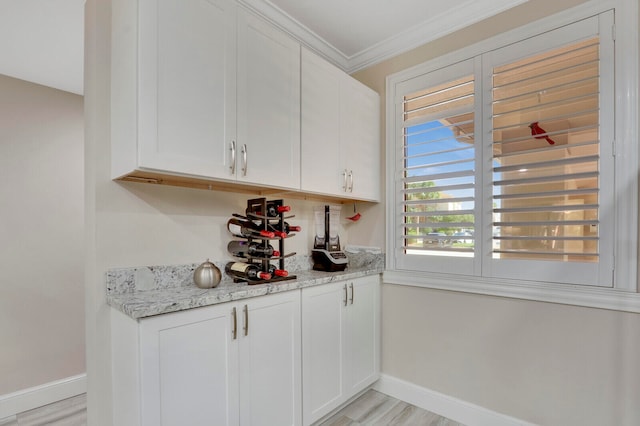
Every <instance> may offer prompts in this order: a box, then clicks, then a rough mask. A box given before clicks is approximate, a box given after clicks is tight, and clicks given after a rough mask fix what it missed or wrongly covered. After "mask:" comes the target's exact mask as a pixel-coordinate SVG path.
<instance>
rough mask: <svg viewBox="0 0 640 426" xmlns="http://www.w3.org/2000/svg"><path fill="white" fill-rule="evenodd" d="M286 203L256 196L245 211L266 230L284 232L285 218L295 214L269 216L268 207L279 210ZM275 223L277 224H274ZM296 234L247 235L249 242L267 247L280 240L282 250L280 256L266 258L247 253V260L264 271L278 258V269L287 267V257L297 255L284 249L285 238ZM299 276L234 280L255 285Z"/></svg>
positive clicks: (280, 249) (248, 202)
mask: <svg viewBox="0 0 640 426" xmlns="http://www.w3.org/2000/svg"><path fill="white" fill-rule="evenodd" d="M283 205H284V204H283V202H282V200H270V201H267V199H266V198H254V199H251V200H247V209H246V211H245V215H246V218H247V219H249V220H251V221H253V222H254V223H259V224H260V228H261V229H263V230H265V231H273V230H274V229H279V230H282V231H283V232H284V229H285V226H284V220H285V219H289V218H292V217H295V216H293V215H290V216H287V217H285V216H284V212H282V213H277V214H276V215H275V216H269V215H268V210H267V207H272V208H273V209H275V210H277V208H278V207H282V206H283ZM236 216H240V215H236ZM274 225H275V226H274ZM293 236H295V234H293V233H290V234H288V235H286V236H283V237H277V236H276V237H273V238H268V237H262V236H258V235H256V236H249V237H247V241H248V242H249V244H251V243H252V242H254V241H255V242H258V243H259V244H262V246H263V247H264V248H265V249H268V248H269V244H270V241H272V240H277V241H278V251H279V252H280V256H278V257H270V258H265V257H257V256H250V255H247V257H246V261H247V262H248V263H252V264H256V265H259V266H260V270H262V271H263V272H269V266H270V264H271V262H272V261H274V260H277V261H278V269H285V267H284V264H285V262H284V261H285V259H286V258H287V257H291V256H293V255H295V254H296V253H295V252H292V253H286V254H285V251H284V240H285V239H287V238H291V237H293ZM296 278H297V277H296V276H295V275H288V276H286V277H276V276H272V277H271V279H269V280H250V281H247V280H244V279H242V278H234V279H233V281H234V282H245V281H246V282H247V283H248V284H249V285H254V284H264V283H272V282H278V281H286V280H294V279H296Z"/></svg>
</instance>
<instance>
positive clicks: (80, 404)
mask: <svg viewBox="0 0 640 426" xmlns="http://www.w3.org/2000/svg"><path fill="white" fill-rule="evenodd" d="M86 424H87V418H86V396H85V395H78V396H77V397H74V398H69V399H67V400H64V401H60V402H58V403H56V404H52V405H47V406H45V407H40V408H36V409H35V410H31V411H27V412H25V413H21V414H18V416H17V418H15V419H14V420H13V421H11V420H9V421H8V422H7V423H5V422H0V425H1V426H43V425H50V426H84V425H86ZM359 425H367V426H374V425H375V426H463V425H462V424H461V423H458V422H454V421H453V420H449V419H446V418H444V417H441V416H439V415H437V414H434V413H432V412H430V411H427V410H423V409H421V408H418V407H415V406H413V405H411V404H408V403H406V402H403V401H399V400H397V399H395V398H391V397H390V396H387V395H385V394H383V393H380V392H377V391H375V390H369V391H367V392H365V393H364V394H362V396H360V397H359V398H358V399H356V400H355V401H353V402H352V403H351V404H349V405H347V406H346V407H345V408H343V409H342V410H340V411H339V412H337V413H336V414H334V415H333V416H331V417H330V418H329V419H327V420H325V421H322V422H320V423H319V424H318V425H317V426H359Z"/></svg>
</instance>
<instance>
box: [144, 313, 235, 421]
mask: <svg viewBox="0 0 640 426" xmlns="http://www.w3.org/2000/svg"><path fill="white" fill-rule="evenodd" d="M231 312H232V308H231V307H230V306H229V305H218V306H213V307H206V308H198V309H193V310H189V311H183V312H178V313H173V314H165V315H161V316H158V317H152V318H148V319H143V320H141V321H140V360H141V361H140V364H141V365H140V368H141V389H140V391H141V401H142V410H141V412H142V415H141V417H142V424H143V425H148V426H158V425H162V426H171V425H176V426H181V425H185V424H188V425H193V426H197V425H229V426H231V425H237V424H238V410H239V408H238V387H237V383H238V378H237V371H238V365H237V359H238V354H237V349H238V344H237V341H234V340H233V336H232V328H233V318H232V316H231Z"/></svg>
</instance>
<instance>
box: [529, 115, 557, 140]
mask: <svg viewBox="0 0 640 426" xmlns="http://www.w3.org/2000/svg"><path fill="white" fill-rule="evenodd" d="M529 128H530V129H531V136H533V137H534V138H536V139H546V140H547V142H548V143H549V145H553V144H555V141H554V140H553V139H551V138H550V137H549V136H547V131H546V130H544V129H543V128H542V127H540V126H539V125H538V122H537V121H534V122H533V123H531V124H529Z"/></svg>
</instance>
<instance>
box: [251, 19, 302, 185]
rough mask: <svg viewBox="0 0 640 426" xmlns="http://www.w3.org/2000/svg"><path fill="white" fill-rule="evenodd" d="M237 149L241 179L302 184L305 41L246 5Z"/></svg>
mask: <svg viewBox="0 0 640 426" xmlns="http://www.w3.org/2000/svg"><path fill="white" fill-rule="evenodd" d="M238 149H239V150H240V156H241V157H242V163H241V166H240V169H241V170H240V175H239V177H238V179H239V180H247V181H251V182H256V183H262V184H264V185H268V186H276V187H285V188H292V189H299V188H300V45H299V43H298V42H296V41H295V40H293V39H292V38H290V37H289V36H287V35H286V34H284V33H283V32H281V31H280V30H278V29H276V28H275V27H273V26H271V25H269V24H267V23H266V22H265V21H263V20H262V19H260V18H258V17H256V16H254V15H252V14H251V13H249V12H247V11H244V10H242V9H239V10H238ZM243 150H244V152H243ZM245 158H246V161H245V160H244V159H245Z"/></svg>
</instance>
